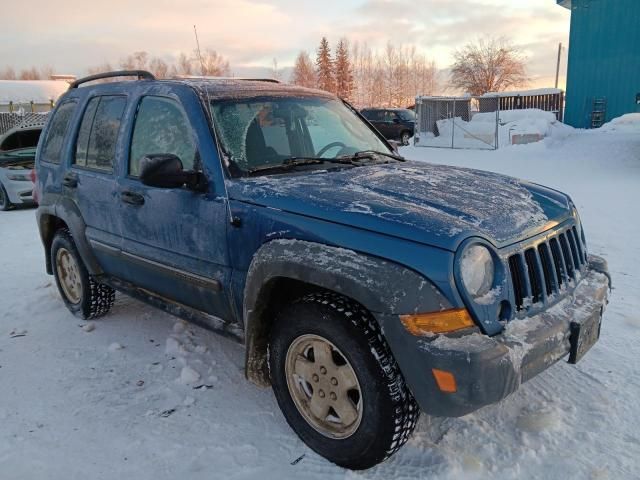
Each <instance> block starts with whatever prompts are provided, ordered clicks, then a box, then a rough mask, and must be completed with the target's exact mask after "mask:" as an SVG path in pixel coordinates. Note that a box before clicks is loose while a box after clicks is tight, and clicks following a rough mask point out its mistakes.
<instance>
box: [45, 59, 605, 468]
mask: <svg viewBox="0 0 640 480" xmlns="http://www.w3.org/2000/svg"><path fill="white" fill-rule="evenodd" d="M118 76H119V77H122V76H133V77H135V79H134V80H132V81H124V80H123V79H121V80H120V81H116V82H112V83H108V82H95V80H103V79H110V78H111V77H118ZM36 172H37V179H36V194H37V197H38V199H39V208H38V210H37V221H38V226H39V230H40V235H41V238H42V242H43V245H44V249H45V253H46V269H47V272H48V273H49V274H52V275H54V276H55V280H56V284H57V286H58V289H59V291H60V295H61V296H62V299H63V301H64V303H65V304H66V306H67V307H68V308H69V310H70V311H71V312H73V313H74V314H75V315H77V316H79V317H81V318H84V319H89V318H96V317H98V316H101V315H104V314H106V313H107V312H108V311H109V309H110V308H111V306H112V305H113V303H114V298H115V291H116V290H118V291H121V292H124V293H126V294H128V295H131V296H133V297H136V298H138V299H141V300H143V301H145V302H148V303H150V304H153V305H156V306H158V307H160V308H162V309H164V310H165V311H168V312H170V313H172V314H175V315H178V316H180V317H183V318H187V319H189V320H191V321H193V322H196V323H198V324H200V325H202V326H205V327H207V328H211V329H215V330H217V331H219V332H221V333H223V334H225V335H228V336H231V337H234V338H236V339H238V340H239V341H241V342H243V343H244V344H245V346H246V376H247V378H248V379H249V380H250V381H252V382H253V383H255V384H257V385H260V386H271V387H272V388H273V391H274V393H275V396H276V398H277V401H278V404H279V406H280V408H281V409H282V412H283V414H284V417H285V418H286V420H287V422H288V423H289V425H290V426H291V427H292V429H293V430H294V431H295V432H296V433H297V434H298V435H299V436H300V438H301V439H302V440H303V441H304V442H306V443H307V445H308V446H309V447H310V448H312V449H313V450H315V451H316V452H318V453H319V454H321V455H323V456H324V457H326V458H327V459H329V460H330V461H332V462H335V463H336V464H338V465H341V466H344V467H347V468H351V469H365V468H369V467H371V466H373V465H375V464H377V463H379V462H381V461H383V460H385V459H386V458H388V457H389V456H391V455H392V454H393V453H394V452H396V451H397V450H398V449H399V448H400V447H401V446H402V445H403V444H404V443H405V442H406V441H407V439H408V438H409V436H410V434H411V432H412V431H413V429H414V427H415V425H416V422H417V419H418V416H419V413H420V411H423V412H425V413H426V414H428V415H434V416H444V417H455V416H461V415H465V414H468V413H470V412H473V411H474V410H477V409H478V408H480V407H482V406H484V405H489V404H492V403H496V402H498V401H500V400H501V399H503V398H505V397H506V396H507V395H509V394H511V393H512V392H514V391H515V390H516V389H518V387H519V386H520V384H521V383H522V382H524V381H526V380H528V379H530V378H532V377H533V376H535V375H536V374H538V373H540V372H541V371H543V370H545V369H546V368H548V367H549V366H550V365H552V364H553V363H555V362H556V361H558V360H559V359H562V358H567V359H568V361H569V362H570V363H575V362H577V361H578V360H579V359H580V358H581V357H582V356H583V355H584V353H585V352H586V351H587V350H588V349H589V348H590V347H591V346H592V345H593V344H594V343H595V342H596V341H597V339H598V337H599V335H600V324H601V318H602V312H603V309H604V307H605V305H606V303H607V296H608V289H609V279H608V273H607V267H606V263H605V261H604V260H602V259H601V258H598V257H595V256H592V255H588V254H587V244H586V241H585V235H584V232H583V229H582V226H581V224H580V219H579V216H578V213H577V211H576V208H575V206H574V205H573V203H572V201H571V199H570V198H569V197H568V196H567V195H565V194H563V193H560V192H558V191H555V190H552V189H549V188H545V187H543V186H540V185H536V184H532V183H528V182H525V181H521V180H516V179H514V178H510V177H506V176H502V175H498V174H495V173H489V172H484V171H477V170H471V169H465V168H454V167H448V166H440V165H432V164H429V163H423V162H410V161H405V159H404V158H402V157H400V156H399V155H398V154H397V152H396V151H395V150H394V147H393V146H392V145H391V144H390V143H389V142H387V140H385V138H384V137H383V136H382V135H380V134H379V133H378V132H377V131H376V130H375V128H373V127H372V126H371V125H370V124H369V123H368V122H367V121H366V120H365V119H364V118H363V117H362V116H361V115H360V114H359V113H358V111H357V110H355V109H354V108H353V107H351V106H350V105H349V104H348V103H346V102H344V101H342V100H340V99H338V98H336V97H335V96H333V95H330V94H328V93H325V92H321V91H316V90H310V89H305V88H299V87H295V86H291V85H285V84H280V83H277V82H273V81H269V80H243V79H212V78H191V79H177V80H157V79H155V78H154V77H153V75H151V74H150V73H148V72H144V71H120V72H110V73H106V74H99V75H94V76H91V77H86V78H84V79H80V80H78V81H76V82H75V83H73V84H71V86H70V88H69V91H68V92H67V93H66V94H65V95H64V96H63V97H62V98H61V99H60V100H59V102H58V104H57V106H56V108H55V111H54V112H53V114H52V115H51V118H50V120H49V121H48V123H47V126H46V127H45V130H44V131H43V134H42V137H41V140H40V144H39V146H38V151H37V159H36Z"/></svg>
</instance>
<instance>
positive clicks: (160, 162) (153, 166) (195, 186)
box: [140, 153, 204, 191]
mask: <svg viewBox="0 0 640 480" xmlns="http://www.w3.org/2000/svg"><path fill="white" fill-rule="evenodd" d="M140 181H141V182H142V183H143V184H144V185H147V186H149V187H158V188H182V187H183V186H186V187H187V188H189V189H192V190H199V191H200V190H203V188H204V178H203V176H202V174H201V173H198V172H195V171H193V170H187V171H185V170H184V168H183V166H182V161H181V160H180V158H178V157H177V156H176V155H173V154H171V153H152V154H149V155H146V156H144V157H142V160H140Z"/></svg>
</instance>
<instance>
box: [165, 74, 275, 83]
mask: <svg viewBox="0 0 640 480" xmlns="http://www.w3.org/2000/svg"><path fill="white" fill-rule="evenodd" d="M173 78H174V80H239V81H247V82H267V83H282V82H280V80H276V79H275V78H249V77H215V76H207V75H175V76H174V77H173Z"/></svg>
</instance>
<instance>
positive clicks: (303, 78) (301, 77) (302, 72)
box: [291, 51, 316, 88]
mask: <svg viewBox="0 0 640 480" xmlns="http://www.w3.org/2000/svg"><path fill="white" fill-rule="evenodd" d="M291 83H293V84H294V85H300V86H301V87H307V88H313V87H315V86H316V72H315V70H314V69H313V62H312V61H311V57H309V54H308V53H307V52H304V51H302V52H300V53H299V54H298V56H297V57H296V63H295V65H294V66H293V72H292V73H291Z"/></svg>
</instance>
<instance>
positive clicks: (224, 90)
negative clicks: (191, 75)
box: [173, 78, 336, 100]
mask: <svg viewBox="0 0 640 480" xmlns="http://www.w3.org/2000/svg"><path fill="white" fill-rule="evenodd" d="M173 81H176V80H173ZM178 81H180V82H183V83H186V84H187V85H190V86H191V87H193V88H195V89H196V90H199V91H202V92H207V94H208V97H209V98H210V99H211V100H223V99H231V98H248V97H257V96H282V97H297V96H304V97H322V98H336V97H335V96H334V95H332V94H331V93H328V92H325V91H323V90H315V89H312V88H305V87H299V86H297V85H291V84H287V83H276V82H266V81H260V80H239V79H228V78H225V79H188V80H178Z"/></svg>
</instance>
